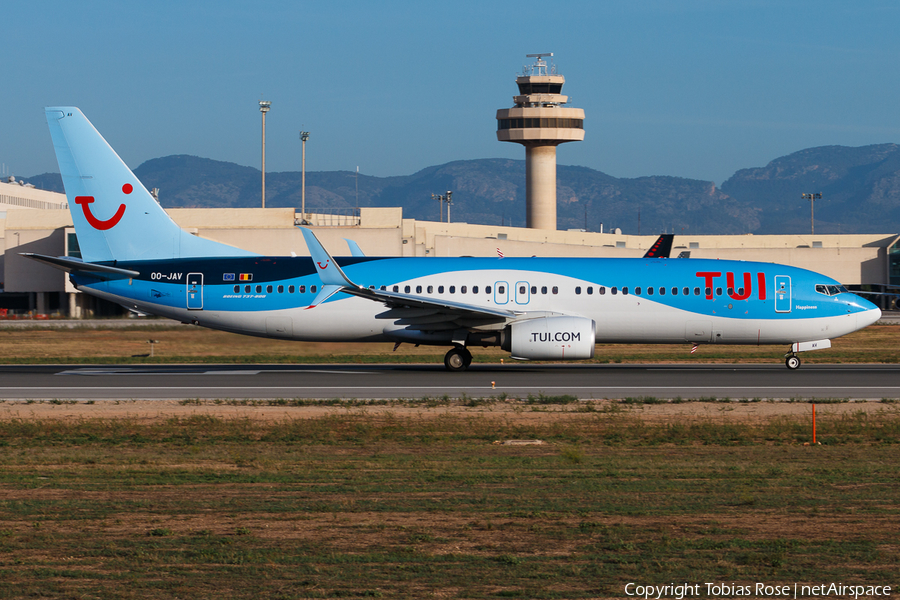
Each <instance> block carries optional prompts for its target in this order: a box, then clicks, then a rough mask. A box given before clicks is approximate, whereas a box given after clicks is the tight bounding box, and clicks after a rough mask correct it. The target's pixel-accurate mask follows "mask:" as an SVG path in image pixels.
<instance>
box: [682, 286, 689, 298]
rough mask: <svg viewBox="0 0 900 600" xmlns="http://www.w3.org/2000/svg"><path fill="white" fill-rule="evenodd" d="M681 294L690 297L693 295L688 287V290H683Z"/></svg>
mask: <svg viewBox="0 0 900 600" xmlns="http://www.w3.org/2000/svg"><path fill="white" fill-rule="evenodd" d="M681 293H682V295H684V296H690V295H691V288H688V287H686V288H681Z"/></svg>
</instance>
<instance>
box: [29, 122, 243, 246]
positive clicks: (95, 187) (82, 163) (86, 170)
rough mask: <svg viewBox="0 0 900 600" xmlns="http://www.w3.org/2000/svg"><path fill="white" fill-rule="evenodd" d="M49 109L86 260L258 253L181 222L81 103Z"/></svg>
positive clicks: (52, 132) (63, 176)
mask: <svg viewBox="0 0 900 600" xmlns="http://www.w3.org/2000/svg"><path fill="white" fill-rule="evenodd" d="M44 110H45V112H46V115H47V124H48V125H49V126H50V137H52V138H53V148H54V150H56V160H57V162H59V171H60V173H61V174H62V180H63V185H64V186H65V188H66V196H67V198H68V200H69V210H70V211H71V213H72V220H73V222H74V224H75V233H76V235H77V236H78V244H79V246H80V248H81V255H82V258H83V259H84V260H85V261H88V262H96V261H111V260H142V259H164V258H185V257H200V256H253V253H252V252H247V251H246V250H241V249H240V248H235V247H233V246H228V245H226V244H221V243H219V242H214V241H212V240H206V239H203V238H200V237H197V236H194V235H191V234H190V233H188V232H187V231H185V230H183V229H181V228H180V227H179V226H178V225H176V224H175V222H174V221H172V219H171V218H170V217H169V215H168V214H166V211H164V210H163V208H162V207H161V206H160V205H159V203H158V202H157V201H156V200H155V199H154V198H153V196H151V195H150V193H149V192H148V191H147V189H146V188H145V187H144V186H143V185H142V184H141V182H140V181H138V179H137V177H135V175H134V173H132V172H131V169H129V168H128V166H127V165H126V164H125V163H124V162H122V159H121V158H119V155H118V154H116V152H115V150H113V149H112V148H111V147H110V145H109V144H107V143H106V140H105V139H103V136H101V135H100V133H99V132H98V131H97V130H96V129H95V128H94V126H93V125H91V122H90V121H88V120H87V118H86V117H85V116H84V114H82V112H81V111H80V110H79V109H77V108H75V107H68V106H64V107H49V108H46V109H44Z"/></svg>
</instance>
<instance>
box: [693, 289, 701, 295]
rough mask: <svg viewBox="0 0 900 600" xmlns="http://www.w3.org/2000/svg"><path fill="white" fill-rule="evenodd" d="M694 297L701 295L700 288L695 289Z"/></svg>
mask: <svg viewBox="0 0 900 600" xmlns="http://www.w3.org/2000/svg"><path fill="white" fill-rule="evenodd" d="M694 295H695V296H699V295H700V288H698V287H695V288H694Z"/></svg>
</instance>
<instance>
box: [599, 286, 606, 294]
mask: <svg viewBox="0 0 900 600" xmlns="http://www.w3.org/2000/svg"><path fill="white" fill-rule="evenodd" d="M597 293H598V294H600V295H601V296H603V295H604V294H606V288H605V287H604V286H602V285H601V286H600V287H598V288H597Z"/></svg>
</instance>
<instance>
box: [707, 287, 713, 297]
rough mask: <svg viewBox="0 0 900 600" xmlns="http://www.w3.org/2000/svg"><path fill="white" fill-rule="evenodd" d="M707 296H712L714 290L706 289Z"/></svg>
mask: <svg viewBox="0 0 900 600" xmlns="http://www.w3.org/2000/svg"><path fill="white" fill-rule="evenodd" d="M706 296H707V297H709V296H712V288H706Z"/></svg>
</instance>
